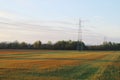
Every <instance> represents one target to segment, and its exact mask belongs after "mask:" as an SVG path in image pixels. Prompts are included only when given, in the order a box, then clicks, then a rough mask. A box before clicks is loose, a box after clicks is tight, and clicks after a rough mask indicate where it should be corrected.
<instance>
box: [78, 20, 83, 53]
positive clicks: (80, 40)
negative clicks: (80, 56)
mask: <svg viewBox="0 0 120 80" xmlns="http://www.w3.org/2000/svg"><path fill="white" fill-rule="evenodd" d="M81 23H82V21H81V20H80V19H79V25H78V44H77V50H79V51H80V50H81V51H82V50H83V44H82V26H81Z"/></svg>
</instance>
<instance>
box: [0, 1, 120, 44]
mask: <svg viewBox="0 0 120 80" xmlns="http://www.w3.org/2000/svg"><path fill="white" fill-rule="evenodd" d="M119 4H120V0H0V28H1V29H0V41H14V40H19V41H27V42H34V41H35V40H41V41H42V42H47V41H49V40H50V41H53V42H55V41H58V40H69V39H71V40H77V29H78V27H77V25H75V24H77V23H78V20H79V18H81V19H82V20H83V23H82V26H83V40H84V42H86V43H87V44H100V43H102V42H103V38H104V37H106V40H108V41H113V42H120V31H119V30H120V22H119V20H120V5H119Z"/></svg>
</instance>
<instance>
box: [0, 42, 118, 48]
mask: <svg viewBox="0 0 120 80" xmlns="http://www.w3.org/2000/svg"><path fill="white" fill-rule="evenodd" d="M0 49H49V50H81V49H82V50H120V43H112V42H104V43H103V44H101V45H93V46H88V45H85V43H84V42H78V41H72V40H68V41H64V40H62V41H57V42H56V43H52V42H51V41H48V42H47V43H45V44H44V43H42V42H41V41H39V40H38V41H35V42H34V43H33V44H30V43H27V42H18V41H14V42H0Z"/></svg>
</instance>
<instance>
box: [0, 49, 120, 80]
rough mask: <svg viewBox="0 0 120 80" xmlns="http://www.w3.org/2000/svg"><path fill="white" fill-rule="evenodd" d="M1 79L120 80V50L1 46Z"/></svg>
mask: <svg viewBox="0 0 120 80" xmlns="http://www.w3.org/2000/svg"><path fill="white" fill-rule="evenodd" d="M0 80H120V51H83V52H78V51H55V50H0Z"/></svg>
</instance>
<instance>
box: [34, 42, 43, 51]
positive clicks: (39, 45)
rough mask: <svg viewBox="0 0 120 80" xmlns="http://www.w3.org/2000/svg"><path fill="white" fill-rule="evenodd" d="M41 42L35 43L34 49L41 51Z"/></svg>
mask: <svg viewBox="0 0 120 80" xmlns="http://www.w3.org/2000/svg"><path fill="white" fill-rule="evenodd" d="M41 44H42V43H41V41H35V42H34V44H33V48H35V49H40V48H41Z"/></svg>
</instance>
